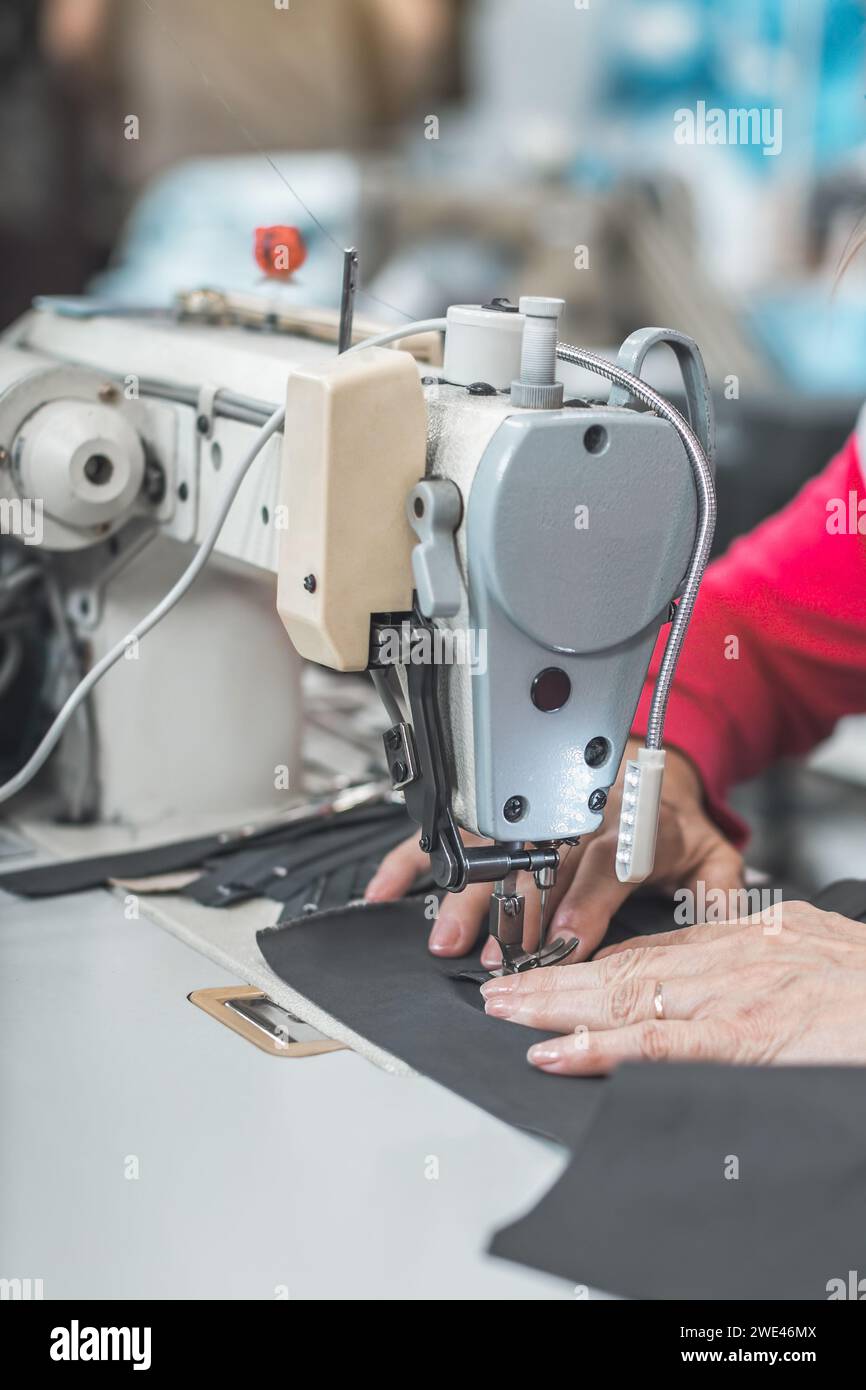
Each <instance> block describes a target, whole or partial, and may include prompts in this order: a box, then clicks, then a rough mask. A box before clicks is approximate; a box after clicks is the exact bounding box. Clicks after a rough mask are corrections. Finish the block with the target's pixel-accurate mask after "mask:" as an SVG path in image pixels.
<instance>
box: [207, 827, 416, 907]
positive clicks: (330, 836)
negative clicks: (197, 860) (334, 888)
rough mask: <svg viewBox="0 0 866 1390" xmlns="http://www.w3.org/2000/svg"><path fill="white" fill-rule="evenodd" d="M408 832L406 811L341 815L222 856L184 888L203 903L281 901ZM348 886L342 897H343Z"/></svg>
mask: <svg viewBox="0 0 866 1390" xmlns="http://www.w3.org/2000/svg"><path fill="white" fill-rule="evenodd" d="M407 833H408V821H407V818H406V817H405V815H401V816H399V817H396V818H395V817H389V818H388V819H387V820H386V821H384V822H380V823H373V824H370V823H369V822H368V823H363V824H361V825H353V824H345V823H344V822H343V821H342V819H341V818H340V817H335V818H334V819H332V820H329V821H328V822H327V824H324V823H320V826H319V829H318V830H317V831H316V832H315V833H313V834H309V835H305V836H304V837H303V838H301V839H295V840H293V841H289V842H287V843H285V844H277V845H269V846H267V847H266V848H265V849H257V850H250V851H246V852H242V853H239V854H236V855H230V856H224V857H223V858H222V859H220V860H219V861H217V862H216V863H215V864H213V865H206V866H205V868H206V870H207V872H206V873H205V874H203V875H202V877H201V878H199V879H197V880H196V882H195V883H192V884H190V885H189V886H188V888H186V889H185V890H184V892H185V895H186V896H187V897H191V898H195V900H196V901H197V902H200V903H203V904H204V905H205V906H207V907H225V906H228V905H230V904H231V903H234V902H241V901H243V900H244V899H246V898H257V897H266V898H273V899H274V901H276V902H284V901H286V899H288V898H291V897H293V896H294V895H295V894H296V893H297V891H298V886H299V884H310V883H313V882H314V881H315V880H316V879H318V878H320V877H322V876H328V875H330V874H332V873H333V872H335V871H336V870H337V869H339V868H342V867H343V866H345V865H346V864H347V863H349V862H354V863H357V862H358V860H360V859H364V860H369V859H370V858H371V857H372V858H374V859H375V861H376V862H377V863H378V861H379V860H381V859H382V858H384V856H385V854H387V852H388V850H390V849H393V847H394V846H395V845H396V844H398V843H399V842H400V840H402V839H404V838H405V836H406V834H407ZM351 896H352V895H351V892H349V893H347V895H346V897H345V898H343V899H342V901H343V902H348V900H349V898H350V897H351Z"/></svg>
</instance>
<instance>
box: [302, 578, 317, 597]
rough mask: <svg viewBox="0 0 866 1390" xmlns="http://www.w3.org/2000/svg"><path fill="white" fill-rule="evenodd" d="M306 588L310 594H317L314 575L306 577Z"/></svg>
mask: <svg viewBox="0 0 866 1390" xmlns="http://www.w3.org/2000/svg"><path fill="white" fill-rule="evenodd" d="M304 588H305V589H306V591H307V593H308V594H314V593H315V592H316V576H315V575H314V574H307V575H305V576H304Z"/></svg>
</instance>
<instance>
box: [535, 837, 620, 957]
mask: <svg viewBox="0 0 866 1390" xmlns="http://www.w3.org/2000/svg"><path fill="white" fill-rule="evenodd" d="M631 892H632V885H631V884H629V883H621V882H620V880H619V879H618V878H617V876H616V841H615V840H613V839H611V838H610V837H605V838H604V839H601V840H594V841H591V842H590V843H589V844H588V845H587V846H586V849H585V851H584V853H583V856H582V858H581V860H580V863H579V865H578V867H577V871H576V873H575V874H574V877H573V878H572V880H571V882H570V883H569V885H568V888H567V889H566V891H565V893H564V894H563V897H562V901H561V902H560V904H559V906H558V908H557V909H556V911H555V913H554V914H553V920H552V922H551V924H550V928H549V930H548V934H547V935H548V940H550V941H554V940H555V939H556V938H557V937H560V938H561V939H563V940H566V941H570V940H571V939H572V938H574V937H575V936H576V937H579V939H580V945H579V946H578V948H577V953H576V954H577V958H578V959H579V960H585V959H586V957H587V956H589V955H591V954H592V952H593V951H594V950H595V948H596V946H597V945H598V943H599V942H600V941H601V940H602V939H603V937H604V934H605V932H606V931H607V929H608V927H609V925H610V919H611V917H612V916H613V915H614V913H615V912H616V911H617V909H618V908H619V907H621V906H622V904H623V903H624V902H625V900H626V898H627V897H628V896H629V894H630V893H631Z"/></svg>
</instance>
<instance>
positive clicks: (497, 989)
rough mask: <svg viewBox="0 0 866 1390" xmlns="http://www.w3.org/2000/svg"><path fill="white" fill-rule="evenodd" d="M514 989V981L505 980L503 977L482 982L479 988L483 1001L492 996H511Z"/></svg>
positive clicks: (515, 986)
mask: <svg viewBox="0 0 866 1390" xmlns="http://www.w3.org/2000/svg"><path fill="white" fill-rule="evenodd" d="M516 988H517V981H516V980H506V979H505V977H504V976H502V977H499V976H497V977H496V979H495V980H485V981H484V984H483V985H482V986H481V993H482V994H483V995H484V998H485V999H489V998H490V996H491V995H493V994H512V993H513V992H514V990H515V989H516Z"/></svg>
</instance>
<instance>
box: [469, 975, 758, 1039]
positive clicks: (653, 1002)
mask: <svg viewBox="0 0 866 1390" xmlns="http://www.w3.org/2000/svg"><path fill="white" fill-rule="evenodd" d="M733 983H734V982H733V981H732V979H731V976H730V975H726V976H720V977H716V976H710V977H707V976H704V975H701V976H686V977H684V978H683V979H669V980H665V981H664V983H663V984H662V985H661V989H659V985H660V982H659V981H658V980H655V979H642V978H641V977H639V976H635V977H634V978H633V979H630V980H623V981H621V982H620V983H619V984H615V985H611V986H610V987H609V988H608V989H557V990H541V991H539V992H538V993H529V992H526V991H523V992H521V993H512V994H493V995H491V996H490V998H488V999H485V1002H484V1010H485V1013H488V1014H492V1015H493V1017H494V1018H504V1019H507V1020H508V1021H509V1022H510V1023H522V1024H524V1025H525V1026H526V1027H527V1028H544V1029H547V1030H548V1031H549V1032H555V1033H564V1032H566V1031H568V1030H569V1029H571V1030H575V1029H578V1028H593V1029H602V1028H626V1027H629V1026H630V1025H631V1024H633V1023H645V1022H646V1021H647V1020H648V1019H653V1018H657V1017H662V1016H663V1017H664V1018H666V1019H688V1018H693V1017H694V1016H695V1013H696V1011H698V1010H699V1009H701V1008H704V1007H706V1005H707V1003H708V1001H716V1002H718V1001H719V999H720V998H722V997H724V995H726V994H727V993H728V991H729V990H730V989H731V988H732V985H733ZM659 1006H661V1007H662V1008H663V1010H664V1014H663V1015H660V1014H659V1013H658V1007H659Z"/></svg>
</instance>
